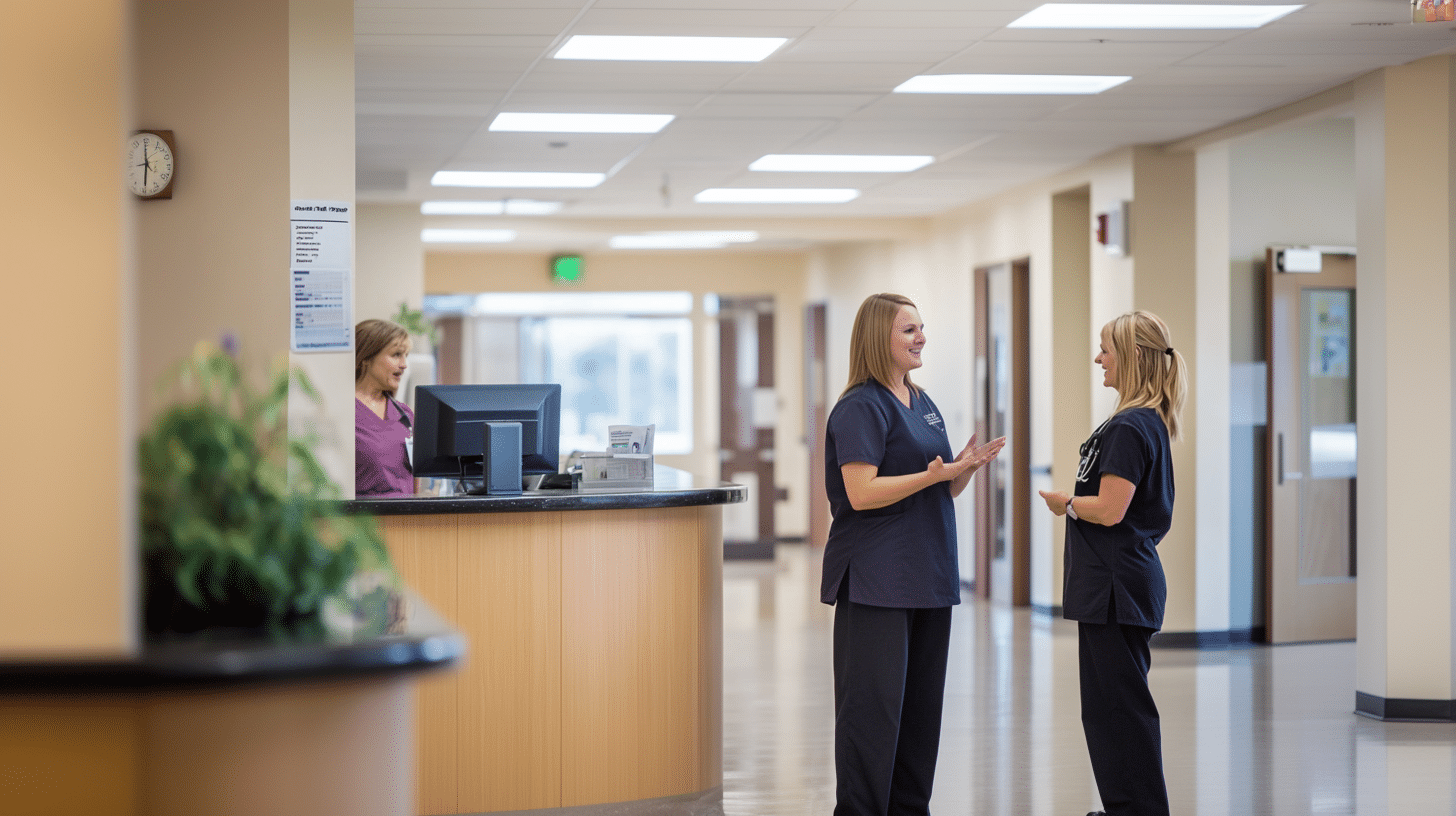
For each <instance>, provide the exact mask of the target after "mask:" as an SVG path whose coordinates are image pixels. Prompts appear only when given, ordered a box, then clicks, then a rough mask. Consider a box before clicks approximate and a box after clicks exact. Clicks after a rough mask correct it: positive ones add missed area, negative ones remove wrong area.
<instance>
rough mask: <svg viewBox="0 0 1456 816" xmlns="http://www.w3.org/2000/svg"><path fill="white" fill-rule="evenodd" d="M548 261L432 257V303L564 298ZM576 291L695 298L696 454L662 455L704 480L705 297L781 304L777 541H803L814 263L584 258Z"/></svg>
mask: <svg viewBox="0 0 1456 816" xmlns="http://www.w3.org/2000/svg"><path fill="white" fill-rule="evenodd" d="M550 259H551V256H550V255H549V254H544V253H529V252H524V253H523V252H470V251H437V252H428V253H426V255H425V291H426V292H428V293H430V294H462V293H477V292H541V291H553V290H563V287H560V286H558V285H554V284H552V283H551V281H550V272H549V269H550V266H549V263H550ZM583 264H584V267H585V269H586V273H585V276H584V278H583V280H582V282H581V283H580V284H579V285H576V286H572V287H569V289H568V290H569V291H578V292H623V291H625V292H659V291H660V292H667V291H673V292H692V293H693V294H694V295H695V301H696V305H695V306H694V312H693V322H694V342H695V344H696V348H695V352H694V354H695V357H696V359H697V360H698V361H699V365H697V366H696V369H695V380H696V382H695V384H694V389H693V392H694V416H695V417H696V426H695V427H694V429H693V438H694V452H693V453H692V454H691V455H689V456H683V457H676V456H672V457H670V456H663V457H660V460H661V461H662V462H663V464H668V465H672V466H674V467H679V468H682V469H684V470H688V471H690V472H693V473H697V474H702V475H705V476H715V475H717V474H718V473H719V470H720V468H719V460H718V408H717V406H718V364H717V360H718V357H717V350H718V335H717V324H716V322H714V321H713V320H712V319H711V318H709V317H708V316H706V315H705V314H704V313H703V310H702V306H703V297H702V296H703V295H705V294H721V295H763V294H766V295H772V296H773V297H774V303H775V309H774V332H775V340H776V345H777V350H776V353H775V360H776V365H775V370H774V382H775V384H776V390H777V391H778V402H779V408H780V411H779V423H778V428H777V431H776V432H775V440H776V450H775V452H774V454H775V478H776V480H777V483H778V486H779V487H783V488H787V489H788V491H789V498H788V501H784V502H780V503H779V504H778V507H777V509H776V512H775V527H776V531H777V533H778V535H780V536H803V535H806V534H807V533H808V528H809V506H808V503H807V498H808V497H807V495H806V493H807V489H808V484H809V471H808V461H807V460H808V448H807V446H806V445H805V442H804V411H803V407H802V406H803V404H804V400H803V378H804V375H803V370H804V365H803V362H804V361H803V348H804V342H803V338H804V304H805V303H806V301H805V298H804V286H805V283H804V281H805V276H806V273H807V258H806V256H805V254H804V253H800V252H757V251H735V252H717V253H713V252H656V253H626V252H611V253H601V254H591V253H588V254H585V255H584V256H583Z"/></svg>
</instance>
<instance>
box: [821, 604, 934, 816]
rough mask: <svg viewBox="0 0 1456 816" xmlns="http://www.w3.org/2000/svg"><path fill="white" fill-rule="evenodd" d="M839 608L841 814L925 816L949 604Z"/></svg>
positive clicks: (836, 755) (836, 692)
mask: <svg viewBox="0 0 1456 816" xmlns="http://www.w3.org/2000/svg"><path fill="white" fill-rule="evenodd" d="M848 583H849V581H848V580H847V579H846V580H845V581H843V582H842V583H841V584H840V594H839V599H838V602H837V603H836V605H835V609H834V767H835V773H836V778H837V781H838V788H837V791H836V798H837V802H836V803H835V806H834V816H926V815H927V814H929V813H930V789H931V787H932V785H933V783H934V782H935V760H936V756H937V755H938V753H939V751H940V714H941V707H942V703H943V701H944V699H945V665H946V655H947V652H948V651H949V648H950V607H948V606H947V607H939V608H934V609H895V608H889V607H882V606H865V605H862V604H856V603H852V602H850V601H848V600H846V599H845V594H846V587H847V585H848Z"/></svg>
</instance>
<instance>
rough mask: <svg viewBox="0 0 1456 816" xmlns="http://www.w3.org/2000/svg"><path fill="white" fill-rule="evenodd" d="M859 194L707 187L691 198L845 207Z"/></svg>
mask: <svg viewBox="0 0 1456 816" xmlns="http://www.w3.org/2000/svg"><path fill="white" fill-rule="evenodd" d="M856 198H859V190H851V189H845V188H838V189H814V188H793V187H767V188H765V187H759V188H749V187H710V188H709V189H707V190H704V191H702V192H701V193H698V194H697V195H695V196H693V200H694V201H696V202H698V203H699V204H844V203H845V202H849V201H853V200H855V199H856Z"/></svg>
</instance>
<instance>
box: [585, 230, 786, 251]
mask: <svg viewBox="0 0 1456 816" xmlns="http://www.w3.org/2000/svg"><path fill="white" fill-rule="evenodd" d="M757 240H758V233H756V232H752V231H718V232H686V231H684V232H649V233H646V234H643V235H614V236H612V238H611V239H610V240H609V241H608V242H607V244H608V245H609V246H610V247H611V248H612V249H718V248H721V247H725V246H727V245H728V244H749V243H753V242H754V241H757Z"/></svg>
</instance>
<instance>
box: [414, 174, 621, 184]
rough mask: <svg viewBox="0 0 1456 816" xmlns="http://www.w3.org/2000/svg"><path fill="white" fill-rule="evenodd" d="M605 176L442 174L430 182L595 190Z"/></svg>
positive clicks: (436, 175) (604, 179) (435, 176)
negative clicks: (587, 188)
mask: <svg viewBox="0 0 1456 816" xmlns="http://www.w3.org/2000/svg"><path fill="white" fill-rule="evenodd" d="M606 180H607V174H606V173H510V172H477V171H472V170H441V171H439V172H437V173H435V175H434V176H433V177H432V178H431V179H430V183H431V184H433V185H435V186H436V187H595V186H597V185H598V184H601V183H602V182H603V181H606Z"/></svg>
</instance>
